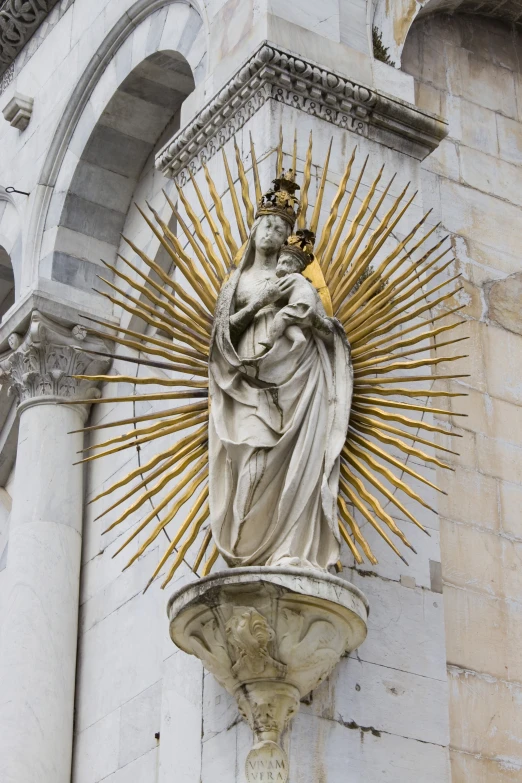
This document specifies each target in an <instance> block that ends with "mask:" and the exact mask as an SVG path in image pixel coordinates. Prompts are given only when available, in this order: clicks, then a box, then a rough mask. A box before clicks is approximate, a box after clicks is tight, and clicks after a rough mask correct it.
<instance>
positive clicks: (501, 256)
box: [403, 9, 522, 783]
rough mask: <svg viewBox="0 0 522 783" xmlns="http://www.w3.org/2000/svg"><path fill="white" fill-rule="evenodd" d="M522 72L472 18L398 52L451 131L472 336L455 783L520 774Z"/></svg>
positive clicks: (457, 571) (457, 577)
mask: <svg viewBox="0 0 522 783" xmlns="http://www.w3.org/2000/svg"><path fill="white" fill-rule="evenodd" d="M506 10H508V9H506ZM521 61H522V36H521V34H520V31H518V30H516V29H515V28H510V27H509V26H508V25H507V24H505V23H502V22H495V21H493V20H490V19H489V20H488V19H483V18H479V17H471V16H462V17H449V16H441V17H433V18H431V19H426V20H424V21H421V20H420V19H419V20H418V21H417V22H416V23H415V24H414V26H413V27H412V30H411V32H410V36H409V38H408V40H407V42H406V46H405V49H404V52H403V67H404V68H405V69H406V70H407V71H408V72H409V73H411V74H412V75H414V76H415V78H416V96H417V102H418V103H419V105H420V106H423V107H424V108H426V109H427V110H428V111H435V112H441V113H442V114H444V115H445V116H446V117H447V118H448V120H449V123H450V133H449V136H448V138H447V139H445V140H444V141H443V142H442V144H441V146H440V148H439V149H438V150H437V152H436V153H435V154H434V155H433V156H432V157H431V158H429V159H428V160H426V161H425V162H424V164H423V166H422V175H421V182H422V189H423V191H424V192H425V193H429V194H431V195H430V201H431V203H432V205H433V207H434V215H435V218H436V219H441V220H442V221H443V225H444V227H445V228H446V229H447V230H448V231H449V232H450V233H451V237H452V243H453V246H454V248H455V254H456V257H457V268H458V270H459V271H460V272H462V275H463V285H464V287H465V292H466V302H467V307H466V309H465V310H464V311H463V313H462V318H463V320H464V322H465V323H464V325H463V327H462V329H461V333H462V334H463V335H464V334H465V335H466V336H468V337H469V338H470V339H469V341H468V344H469V350H468V351H467V352H468V353H469V354H470V358H469V359H468V360H467V361H466V364H465V366H464V372H467V373H469V378H467V379H463V381H462V383H460V384H455V390H457V389H458V390H463V391H465V392H466V393H468V394H469V397H467V398H462V401H460V402H459V403H455V405H454V406H452V410H455V411H458V412H461V411H464V410H465V411H467V412H468V413H469V418H468V419H465V420H463V421H462V420H461V422H460V425H459V429H458V430H457V431H458V432H460V434H461V435H462V436H463V438H462V442H461V448H460V449H458V450H459V451H461V457H460V458H457V459H455V460H454V467H455V469H456V474H455V478H454V479H449V480H448V479H447V478H446V477H440V479H441V480H444V484H443V485H442V486H444V488H445V489H447V491H448V493H449V494H448V497H447V498H443V499H442V501H441V503H440V505H439V509H440V514H441V520H440V527H441V549H442V575H443V580H444V603H445V609H446V611H445V617H446V638H447V660H448V670H449V679H450V728H451V735H450V736H451V750H452V752H451V756H452V774H453V783H467V781H475V780H480V783H508V782H509V783H511V781H518V780H520V779H521V776H522V732H521V728H520V727H521V725H522V708H521V703H522V702H521V699H520V697H521V693H522V689H521V683H522V657H521V649H522V647H521V645H520V638H521V630H522V609H521V601H522V589H521V583H520V565H519V564H520V557H521V554H522V527H521V524H520V519H521V516H520V499H521V498H522V490H521V481H522V478H521V477H522V431H521V429H520V422H521V415H520V410H521V409H520V406H521V404H522V389H521V385H520V363H521V358H522V353H521V351H522V337H521V335H522V329H521V325H522V324H521V321H520V288H519V286H520V280H521V277H522V265H521V259H520V247H521V242H522V235H521V225H522V222H521V217H522V211H521V206H522V201H521V194H520V182H521V177H522V168H521V167H522V102H521V97H522V90H521V88H522V75H521V67H520V63H521ZM515 302H516V305H515ZM455 424H457V422H456V421H455Z"/></svg>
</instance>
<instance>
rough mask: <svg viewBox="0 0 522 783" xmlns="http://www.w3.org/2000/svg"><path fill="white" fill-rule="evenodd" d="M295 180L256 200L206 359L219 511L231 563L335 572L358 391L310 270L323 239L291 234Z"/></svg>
mask: <svg viewBox="0 0 522 783" xmlns="http://www.w3.org/2000/svg"><path fill="white" fill-rule="evenodd" d="M297 189H298V186H297V185H296V183H295V182H294V177H293V172H289V173H288V175H287V176H281V177H280V178H278V179H276V180H275V181H274V184H273V189H272V190H270V191H268V193H266V194H265V195H264V196H263V198H262V199H261V202H260V204H259V208H258V212H257V215H256V219H255V222H254V223H253V225H252V230H251V233H250V236H249V239H248V241H247V242H246V244H245V245H244V247H243V248H242V250H241V251H240V253H241V255H240V259H239V263H238V265H237V268H236V270H235V271H234V273H233V274H232V275H231V277H230V278H229V280H228V281H227V282H226V283H225V285H224V286H223V288H222V290H221V292H220V295H219V298H218V302H217V307H216V317H215V325H214V330H213V334H212V340H211V349H210V360H209V387H210V388H209V391H210V397H211V406H210V423H209V462H210V479H209V483H210V512H211V523H212V533H213V537H214V539H215V541H216V544H217V547H218V549H219V551H220V552H221V554H222V555H223V557H224V558H225V560H226V561H227V563H228V564H229V565H231V566H255V565H260V566H288V565H290V566H296V567H300V568H302V567H305V568H313V569H323V570H325V569H328V568H329V567H330V566H332V565H334V564H335V563H336V562H337V560H338V558H339V549H340V538H339V528H338V524H337V492H338V482H339V466H340V454H341V449H342V447H343V444H344V442H345V439H346V434H347V430H348V420H349V415H350V405H351V398H352V389H353V373H352V365H351V360H350V348H349V345H348V342H347V339H346V336H345V334H344V330H343V328H342V326H341V324H340V323H339V322H338V321H337V320H336V319H334V318H330V317H328V316H327V314H326V312H325V309H324V306H323V304H322V301H321V298H320V296H319V294H318V292H317V290H316V288H315V287H314V286H313V285H312V283H311V282H309V280H307V279H306V278H305V277H304V276H303V274H302V272H303V270H304V269H305V268H306V267H307V266H308V264H310V263H311V262H312V261H313V259H314V256H313V241H314V235H313V234H312V232H310V231H306V230H301V231H297V232H296V234H292V231H293V228H294V224H295V221H296V217H297V214H296V213H297V199H296V196H295V192H296V190H297Z"/></svg>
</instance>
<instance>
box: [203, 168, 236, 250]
mask: <svg viewBox="0 0 522 783" xmlns="http://www.w3.org/2000/svg"><path fill="white" fill-rule="evenodd" d="M203 171H204V172H205V179H206V181H207V185H208V190H209V193H210V197H211V199H212V201H213V202H214V206H215V208H216V215H217V217H218V220H219V222H220V224H221V228H222V229H223V236H224V237H225V242H226V243H227V245H228V249H229V250H230V254H231V258H232V263H233V262H234V258H235V257H236V254H237V251H238V247H237V242H236V240H235V239H234V237H233V236H232V228H231V227H230V222H229V220H228V218H227V215H226V212H225V209H224V207H223V202H222V200H221V197H220V195H219V193H218V192H217V188H216V185H215V184H214V180H213V179H212V177H211V176H210V172H209V170H208V168H207V166H206V165H204V166H203Z"/></svg>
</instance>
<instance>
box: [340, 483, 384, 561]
mask: <svg viewBox="0 0 522 783" xmlns="http://www.w3.org/2000/svg"><path fill="white" fill-rule="evenodd" d="M337 504H338V508H339V511H340V513H341V516H342V518H343V521H344V522H346V524H347V525H349V527H350V529H351V531H352V535H353V537H354V538H355V541H356V543H357V544H359V546H360V547H361V549H362V550H363V552H364V554H365V555H366V557H367V558H368V560H369V561H370V563H371V564H372V565H377V562H378V560H377V558H376V557H375V555H374V554H373V552H372V550H371V549H370V546H369V544H368V542H367V541H366V539H365V538H364V536H363V534H362V533H361V529H360V527H359V525H358V524H357V522H356V521H355V519H354V517H353V516H352V515H351V514H350V512H349V511H348V506H347V505H346V503H345V501H344V498H342V497H341V496H340V495H339V497H338V499H337Z"/></svg>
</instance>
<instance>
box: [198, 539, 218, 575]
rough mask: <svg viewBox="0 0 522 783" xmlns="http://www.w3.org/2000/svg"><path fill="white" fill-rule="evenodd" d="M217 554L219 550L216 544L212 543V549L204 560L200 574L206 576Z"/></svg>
mask: <svg viewBox="0 0 522 783" xmlns="http://www.w3.org/2000/svg"><path fill="white" fill-rule="evenodd" d="M218 556H219V551H218V548H217V546H216V545H215V544H214V546H213V547H212V551H211V553H210V556H209V558H208V560H207V561H206V563H205V565H204V566H203V570H202V572H201V576H208V575H209V574H210V572H211V570H212V566H213V565H214V563H215V562H216V560H217V559H218Z"/></svg>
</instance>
